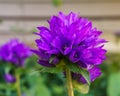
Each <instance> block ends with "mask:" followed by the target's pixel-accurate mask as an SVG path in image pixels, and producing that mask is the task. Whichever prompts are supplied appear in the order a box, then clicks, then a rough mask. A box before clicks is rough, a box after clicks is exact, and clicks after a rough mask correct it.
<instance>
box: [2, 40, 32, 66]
mask: <svg viewBox="0 0 120 96" xmlns="http://www.w3.org/2000/svg"><path fill="white" fill-rule="evenodd" d="M29 56H31V51H30V48H28V47H27V46H26V45H25V44H23V43H21V42H19V41H18V40H17V39H12V40H11V41H9V42H7V43H6V44H4V45H3V46H1V47H0V58H1V59H2V60H3V61H5V62H10V63H13V64H15V65H16V66H18V67H22V66H24V62H25V60H26V59H27V58H28V57H29Z"/></svg>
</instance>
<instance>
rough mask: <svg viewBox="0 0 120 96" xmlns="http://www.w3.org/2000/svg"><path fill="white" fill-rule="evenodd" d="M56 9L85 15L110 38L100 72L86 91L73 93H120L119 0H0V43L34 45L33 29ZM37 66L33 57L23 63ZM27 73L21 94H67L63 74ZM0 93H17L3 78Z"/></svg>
mask: <svg viewBox="0 0 120 96" xmlns="http://www.w3.org/2000/svg"><path fill="white" fill-rule="evenodd" d="M59 11H62V12H64V13H66V14H68V13H69V12H71V11H73V12H76V13H80V15H81V16H84V17H87V18H88V19H89V20H91V21H92V22H93V26H95V27H97V28H98V29H100V30H102V31H103V35H102V37H103V38H105V39H106V40H108V41H109V42H108V43H107V44H106V45H105V48H106V49H107V50H108V53H107V60H106V61H105V62H103V64H102V65H101V66H100V67H101V68H102V71H103V75H102V76H101V77H100V78H99V79H97V80H96V81H95V82H94V83H92V85H91V89H90V92H89V94H87V95H83V94H82V95H81V94H80V93H77V92H75V94H76V95H75V96H120V91H119V90H120V42H119V40H120V0H0V45H2V44H4V43H5V42H7V41H9V40H10V39H12V38H19V39H20V40H21V41H23V42H25V43H26V44H28V45H30V46H31V47H33V46H35V43H34V40H35V39H36V38H37V36H35V35H34V34H33V32H35V31H37V30H36V27H37V26H40V25H45V26H48V24H47V22H46V21H47V20H48V19H49V17H50V16H52V15H56V14H58V12H59ZM0 63H1V66H2V65H3V63H2V62H0ZM37 67H39V66H38V64H36V57H34V56H33V57H31V58H30V59H29V60H28V61H27V62H26V69H27V70H28V69H30V70H33V68H37ZM2 68H3V67H0V71H1V73H0V74H2ZM29 74H30V73H29ZM29 74H28V73H27V72H26V73H24V74H23V76H22V77H21V78H22V80H21V90H22V92H23V96H67V95H66V91H65V90H66V89H65V86H64V79H63V77H64V76H63V75H62V74H56V75H53V74H46V73H34V74H33V75H29ZM31 76H33V77H34V78H31ZM5 86H8V87H5ZM0 96H17V95H16V92H15V89H14V88H12V85H11V84H6V83H5V82H4V80H2V78H0Z"/></svg>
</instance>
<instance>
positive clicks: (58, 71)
mask: <svg viewBox="0 0 120 96" xmlns="http://www.w3.org/2000/svg"><path fill="white" fill-rule="evenodd" d="M40 72H48V73H60V72H63V68H62V67H54V68H47V67H44V68H42V69H41V70H40Z"/></svg>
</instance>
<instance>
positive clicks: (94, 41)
mask: <svg viewBox="0 0 120 96" xmlns="http://www.w3.org/2000/svg"><path fill="white" fill-rule="evenodd" d="M48 24H49V27H48V28H47V27H45V26H39V27H37V28H38V29H39V32H37V33H36V34H37V35H38V36H39V37H40V38H39V39H37V40H36V44H37V47H38V50H35V51H34V52H35V53H36V54H37V55H38V56H39V61H38V63H39V64H41V65H42V66H45V67H56V66H57V65H58V64H59V63H60V61H61V60H62V59H64V58H67V59H68V60H69V61H70V62H72V64H76V65H77V66H78V67H80V68H85V69H86V70H88V72H89V74H90V81H91V82H92V81H94V80H95V79H96V78H97V77H99V76H100V75H101V71H100V68H99V67H98V65H99V64H101V63H102V61H103V60H105V59H106V56H105V53H106V50H105V49H104V48H103V46H104V43H106V42H107V41H106V40H104V39H101V38H99V36H100V35H101V34H102V32H101V31H99V30H97V29H96V28H94V27H93V26H92V22H91V21H89V20H88V19H86V18H83V17H80V16H79V14H75V13H73V12H71V13H69V14H68V15H64V14H63V13H62V12H59V14H58V16H52V17H51V18H50V20H49V21H48ZM52 56H55V58H53V60H52V62H49V61H50V59H51V57H52ZM72 78H73V79H74V80H77V81H78V82H82V83H86V80H85V79H84V78H83V76H82V75H81V74H78V73H72Z"/></svg>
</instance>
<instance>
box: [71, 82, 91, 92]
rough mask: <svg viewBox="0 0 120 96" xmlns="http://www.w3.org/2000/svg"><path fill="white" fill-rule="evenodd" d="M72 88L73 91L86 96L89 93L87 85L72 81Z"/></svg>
mask: <svg viewBox="0 0 120 96" xmlns="http://www.w3.org/2000/svg"><path fill="white" fill-rule="evenodd" d="M73 87H74V88H75V90H77V91H78V92H80V93H82V94H87V93H88V92H89V85H88V84H87V83H86V84H83V83H79V82H77V81H73Z"/></svg>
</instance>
